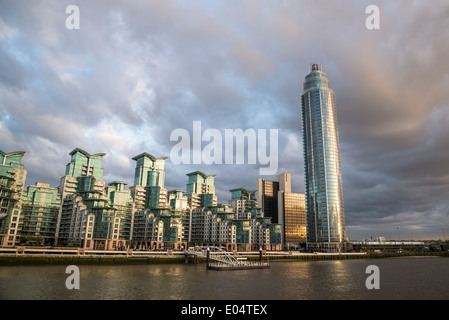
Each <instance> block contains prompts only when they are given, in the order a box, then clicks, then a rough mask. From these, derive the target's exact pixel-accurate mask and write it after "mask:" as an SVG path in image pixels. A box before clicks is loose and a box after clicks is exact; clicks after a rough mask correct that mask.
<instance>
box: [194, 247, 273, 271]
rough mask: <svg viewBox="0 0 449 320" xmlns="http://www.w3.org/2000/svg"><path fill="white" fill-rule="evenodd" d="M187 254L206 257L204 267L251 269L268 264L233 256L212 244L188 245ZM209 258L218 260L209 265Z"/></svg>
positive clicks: (264, 266)
mask: <svg viewBox="0 0 449 320" xmlns="http://www.w3.org/2000/svg"><path fill="white" fill-rule="evenodd" d="M186 254H187V255H194V256H197V257H203V258H206V268H207V269H216V270H224V269H228V270H230V269H253V268H258V269H259V268H268V267H269V264H268V263H267V262H261V261H259V262H250V261H246V258H235V257H234V256H233V255H232V254H230V253H229V252H227V251H226V250H224V249H222V248H220V247H214V246H195V247H190V248H189V249H188V250H187V252H186ZM209 260H214V261H215V262H218V263H217V264H215V263H214V265H209Z"/></svg>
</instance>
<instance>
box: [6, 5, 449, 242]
mask: <svg viewBox="0 0 449 320" xmlns="http://www.w3.org/2000/svg"><path fill="white" fill-rule="evenodd" d="M371 4H375V5H377V6H378V8H379V10H380V29H378V30H376V29H374V30H369V29H367V27H366V25H365V21H366V19H367V18H368V16H369V14H367V13H366V12H365V10H366V7H367V6H369V5H371ZM69 5H77V6H78V8H79V11H80V20H79V22H80V24H79V27H80V28H79V29H68V28H67V27H66V20H67V19H68V18H69V22H73V21H72V20H71V18H70V12H69V13H66V8H67V6H69ZM448 17H449V6H448V3H447V1H446V0H441V1H438V0H432V1H424V0H420V1H418V0H417V1H410V0H407V1H406V0H404V1H360V0H354V1H349V0H342V1H323V0H319V1H300V0H292V1H282V0H276V1H275V0H257V1H256V0H226V1H224V0H221V1H214V0H208V1H205V0H202V1H200V0H198V1H197V0H189V1H169V0H163V1H156V0H148V1H143V0H142V1H124V0H123V1H118V0H116V1H110V0H108V1H106V0H105V1H77V0H71V1H32V2H29V1H25V0H22V1H17V0H14V1H12V0H11V1H7V0H5V1H1V2H0V97H1V98H0V150H3V151H4V152H12V151H18V150H21V151H22V150H23V151H26V152H27V154H26V156H25V158H24V159H23V163H24V164H25V166H26V169H27V170H28V177H27V185H29V184H34V183H35V182H37V181H40V182H48V183H50V184H51V185H52V186H54V187H56V186H58V184H59V179H60V178H61V177H62V176H63V175H64V173H65V166H66V164H67V163H68V162H69V161H70V156H69V153H70V151H72V150H73V149H74V148H76V147H79V148H82V149H84V150H86V151H87V152H89V153H91V154H94V153H100V152H104V153H106V154H107V155H106V156H105V157H104V161H103V167H104V170H105V175H104V179H105V180H106V182H107V183H108V182H111V181H113V180H124V181H128V182H129V185H130V186H131V185H132V184H133V175H134V167H135V162H134V161H133V160H132V159H131V158H132V157H133V156H135V155H138V154H140V153H142V152H148V153H150V154H152V155H154V156H156V157H163V156H169V155H170V151H171V149H172V148H173V146H174V145H175V144H176V142H174V141H170V134H171V133H172V132H173V131H174V130H175V129H178V128H181V129H186V130H187V131H188V132H190V133H192V132H193V128H192V125H193V121H201V125H202V130H203V131H204V130H206V129H208V128H209V129H216V130H218V131H219V132H221V133H223V136H224V130H226V129H237V128H240V129H242V130H246V129H250V130H258V129H265V130H267V133H268V132H269V129H277V130H278V133H279V135H278V150H279V151H278V154H279V157H278V173H281V172H290V173H291V174H292V178H293V191H295V192H304V175H303V173H304V168H303V155H302V134H301V116H300V95H301V93H302V84H303V79H304V77H305V76H306V75H307V73H308V70H309V64H310V63H312V62H320V63H321V64H322V66H323V71H324V72H325V73H326V74H327V75H328V78H329V80H330V86H331V87H332V89H333V90H334V91H335V94H336V99H337V114H338V122H339V134H340V148H341V162H342V175H343V189H344V199H345V212H346V224H347V226H349V227H350V228H349V229H348V231H349V236H350V237H351V238H352V239H364V238H370V237H376V236H385V237H387V239H397V238H398V237H400V238H401V239H409V238H414V239H426V238H433V239H438V238H443V236H445V237H447V238H449V217H448V216H449V125H448V123H449V20H448V19H447V18H448ZM267 139H268V138H267ZM206 144H207V143H206V142H203V147H204V146H205V145H206ZM268 151H269V150H268ZM260 166H261V164H260V162H259V161H258V162H257V163H256V164H222V165H217V164H214V165H207V164H179V165H176V164H174V163H173V162H171V161H170V158H169V159H168V160H167V161H166V171H167V172H166V187H167V188H168V189H175V188H177V189H180V188H181V189H184V188H185V185H186V182H187V177H186V173H189V172H192V171H195V170H201V171H203V172H205V173H207V174H217V177H216V180H215V184H216V187H217V195H218V197H219V202H227V201H228V199H229V191H228V190H229V189H232V188H237V187H245V188H248V189H255V188H256V181H257V178H259V177H262V178H265V179H274V177H273V176H261V175H260V173H259V168H260ZM398 226H399V227H400V228H399V229H398V228H397V227H398ZM443 228H447V229H448V230H447V231H444V230H443Z"/></svg>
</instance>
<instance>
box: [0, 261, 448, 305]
mask: <svg viewBox="0 0 449 320" xmlns="http://www.w3.org/2000/svg"><path fill="white" fill-rule="evenodd" d="M369 265H376V266H377V267H378V268H379V280H380V282H379V283H380V288H379V289H371V290H369V289H367V287H366V284H365V282H366V280H367V278H368V277H369V276H370V274H369V273H366V269H367V267H368V266H369ZM65 271H66V266H59V265H51V266H4V267H0V299H1V300H22V299H27V300H53V299H58V300H73V299H76V300H78V299H82V300H323V299H324V300H341V299H344V300H348V299H355V300H377V299H383V300H385V299H388V300H390V299H401V300H403V299H405V300H410V299H432V300H435V299H437V300H441V299H444V300H446V299H449V258H440V257H407V258H388V259H372V260H364V259H361V260H332V261H330V260H326V261H286V262H279V261H278V262H275V261H273V262H271V263H270V269H257V270H233V271H214V270H205V264H188V265H185V264H155V265H153V264H152V265H80V266H79V271H80V288H79V289H72V290H69V289H67V287H66V279H67V277H69V274H66V273H65Z"/></svg>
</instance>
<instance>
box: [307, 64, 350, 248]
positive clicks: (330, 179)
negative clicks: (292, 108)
mask: <svg viewBox="0 0 449 320" xmlns="http://www.w3.org/2000/svg"><path fill="white" fill-rule="evenodd" d="M303 91H304V92H303V94H302V95H301V107H302V108H301V113H302V133H303V148H304V176H305V202H306V219H307V247H308V248H309V249H310V250H317V251H328V252H338V251H343V250H345V248H344V243H345V242H344V240H345V238H346V236H345V219H344V206H343V191H342V178H341V165H340V147H339V140H338V124H337V111H336V103H335V94H334V91H333V90H332V89H331V88H330V87H329V81H328V79H327V76H326V74H325V73H324V72H323V71H322V68H321V65H320V64H317V63H314V64H312V65H311V66H310V72H309V74H308V75H307V76H306V77H305V81H304V87H303Z"/></svg>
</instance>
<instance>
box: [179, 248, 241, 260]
mask: <svg viewBox="0 0 449 320" xmlns="http://www.w3.org/2000/svg"><path fill="white" fill-rule="evenodd" d="M208 250H209V259H211V260H215V261H218V262H221V263H225V264H231V265H233V264H237V263H238V260H237V259H236V258H234V256H233V255H231V254H229V252H227V251H226V250H224V249H222V248H220V247H209V246H195V247H190V248H189V250H188V251H187V253H188V254H191V255H195V256H198V257H203V258H207V251H208Z"/></svg>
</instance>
